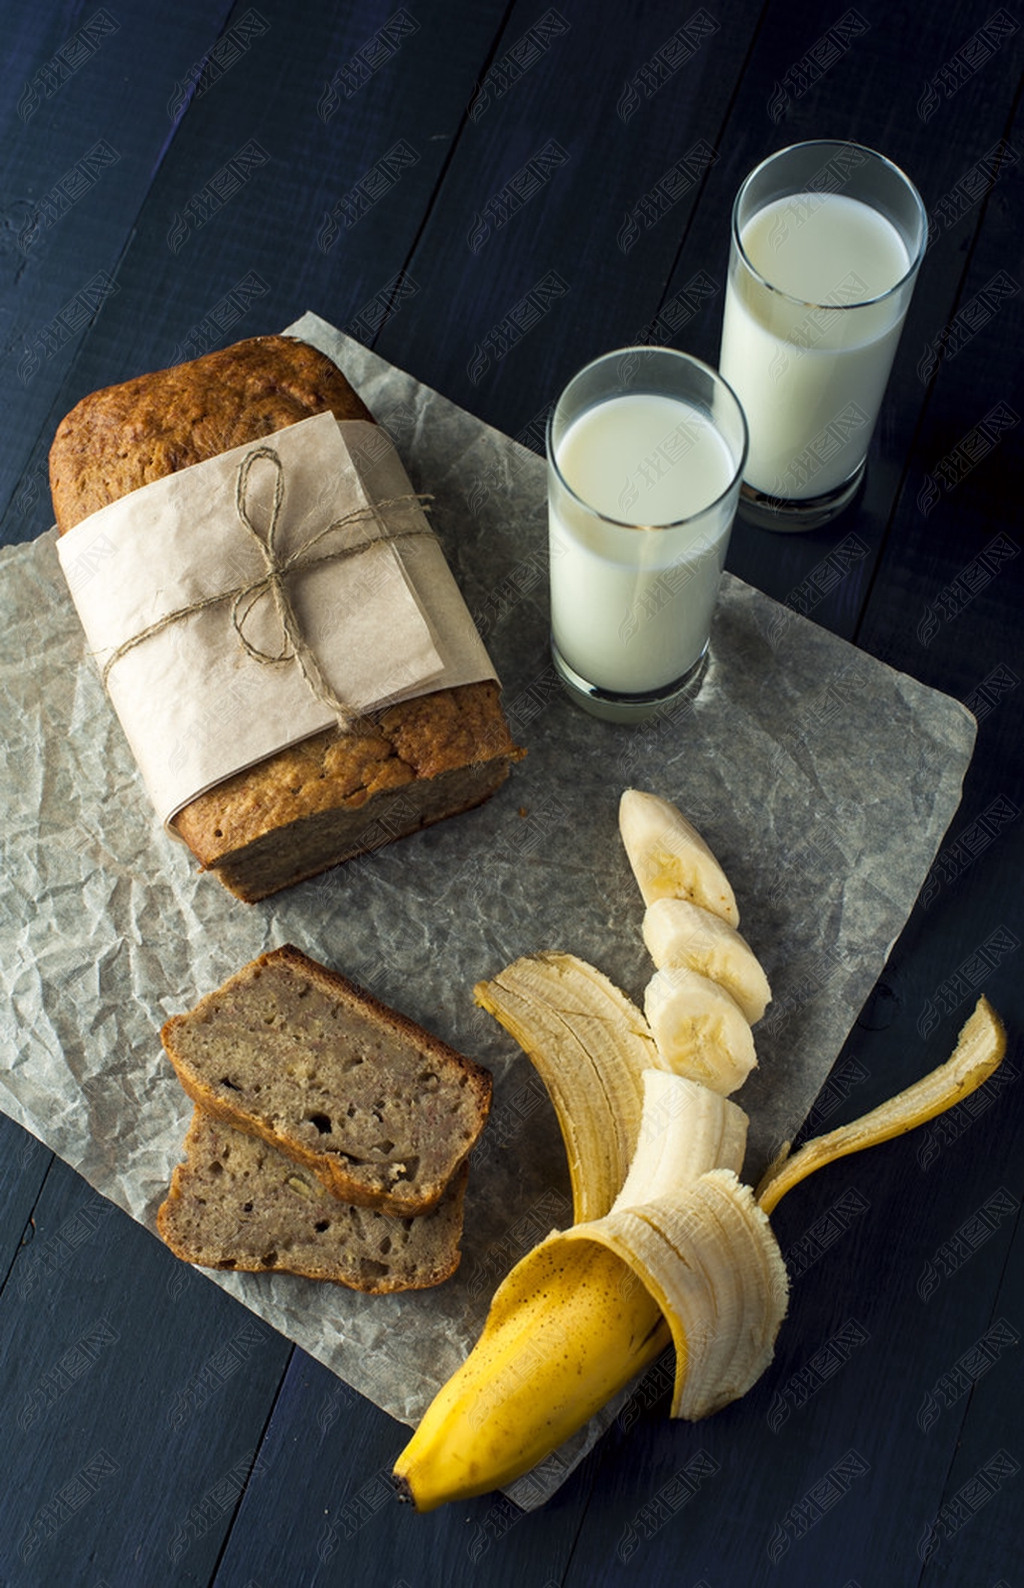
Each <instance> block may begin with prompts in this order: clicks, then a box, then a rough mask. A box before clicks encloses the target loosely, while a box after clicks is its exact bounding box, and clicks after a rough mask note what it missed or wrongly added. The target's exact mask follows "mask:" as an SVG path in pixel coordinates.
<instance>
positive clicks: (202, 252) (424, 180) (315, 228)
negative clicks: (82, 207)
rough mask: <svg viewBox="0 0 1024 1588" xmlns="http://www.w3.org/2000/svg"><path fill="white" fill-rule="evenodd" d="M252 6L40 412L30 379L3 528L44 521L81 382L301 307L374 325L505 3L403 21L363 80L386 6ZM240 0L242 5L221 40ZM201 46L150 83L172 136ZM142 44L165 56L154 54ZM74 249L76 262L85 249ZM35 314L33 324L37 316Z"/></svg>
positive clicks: (138, 209)
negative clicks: (62, 426)
mask: <svg viewBox="0 0 1024 1588" xmlns="http://www.w3.org/2000/svg"><path fill="white" fill-rule="evenodd" d="M258 9H259V15H260V17H261V18H263V19H264V20H265V22H266V23H267V28H266V32H265V33H264V34H262V35H260V36H258V37H254V38H253V39H252V41H251V44H250V45H249V47H248V48H246V50H245V51H244V53H243V54H242V55H241V56H240V58H239V60H238V61H237V63H236V64H235V65H233V66H232V67H231V68H230V70H225V71H224V72H223V73H222V74H221V75H220V76H219V77H217V78H216V79H214V80H213V81H211V83H210V86H209V88H208V90H207V91H205V92H203V93H201V94H197V95H194V96H193V97H192V99H191V100H190V101H189V103H188V105H187V108H186V109H185V111H184V113H183V115H182V116H181V118H180V123H179V124H178V126H177V129H176V131H175V132H174V137H173V142H171V143H170V146H169V148H168V150H167V153H166V155H165V157H164V158H163V159H162V160H161V161H160V163H159V165H158V166H157V168H156V169H155V170H153V171H152V172H151V173H150V171H149V170H148V169H147V172H146V177H147V184H148V191H146V190H145V189H143V191H145V192H146V196H145V201H144V202H142V197H141V193H140V194H138V195H135V197H134V199H133V202H132V210H131V214H132V221H133V222H134V227H133V232H132V236H131V240H130V241H128V242H126V241H125V238H124V234H123V232H121V233H118V234H117V235H116V238H110V237H109V236H107V235H106V234H104V237H103V239H102V246H101V247H100V255H99V256H98V257H99V264H100V265H101V266H102V268H103V269H105V270H106V271H108V272H111V273H112V272H114V271H116V279H117V293H116V296H114V297H112V298H110V299H109V300H108V302H107V303H106V304H103V305H101V306H100V307H99V309H98V312H97V314H96V316H95V319H94V321H93V323H92V324H91V326H90V329H89V331H88V333H87V334H84V335H82V336H79V337H78V338H76V341H75V344H74V347H75V356H74V361H73V363H72V362H71V353H70V351H69V349H70V346H71V344H69V345H68V348H65V349H62V352H61V356H60V357H58V358H55V359H54V360H53V361H52V369H51V361H48V362H47V363H46V365H45V370H46V371H47V381H46V383H45V384H46V392H47V398H48V408H47V409H46V410H45V412H44V410H43V407H42V404H41V403H40V402H39V397H38V396H37V394H36V392H35V387H36V385H37V384H39V388H40V393H41V391H42V384H43V372H42V371H40V373H39V374H38V375H37V376H36V377H35V379H34V380H33V382H32V388H31V391H32V399H33V400H32V407H31V414H32V417H31V418H28V417H26V419H25V424H26V426H27V427H28V428H27V430H26V444H27V438H28V436H29V433H31V439H32V441H34V443H35V445H34V447H33V449H32V452H31V456H30V457H28V458H27V460H26V459H25V457H24V455H23V454H20V455H19V461H18V468H19V471H20V474H21V476H22V477H23V479H24V480H25V481H26V482H27V483H25V484H24V487H23V489H21V490H20V491H19V501H20V508H19V513H18V515H17V517H16V518H11V517H10V515H9V517H8V520H7V521H5V523H4V526H3V533H4V534H5V535H6V537H7V538H8V539H22V538H29V537H30V536H32V535H35V534H37V533H39V531H40V530H41V529H42V528H44V527H45V526H46V524H48V523H49V521H50V520H49V503H48V494H47V492H46V491H45V489H44V482H45V477H46V476H45V464H46V454H47V451H48V449H49V444H50V441H51V440H52V433H53V430H54V429H55V428H56V425H57V424H58V423H59V421H60V419H61V418H62V416H63V414H64V413H65V412H67V410H68V409H69V408H71V407H72V406H73V405H74V403H75V402H77V400H78V399H79V398H80V397H81V396H83V395H85V393H87V392H88V391H91V390H94V389H95V388H97V387H99V386H104V385H107V384H110V383H112V382H115V381H118V380H123V379H126V378H128V377H129V376H130V375H133V374H138V373H140V372H142V371H144V370H146V369H155V368H161V367H163V366H164V365H167V364H170V363H173V362H176V361H179V360H181V359H183V358H189V357H196V356H198V355H199V354H201V353H204V352H208V351H209V350H210V349H211V348H213V347H217V346H222V345H224V344H226V343H228V342H230V341H233V340H237V339H238V338H239V337H242V336H246V335H251V334H254V333H259V332H264V331H267V330H277V329H279V328H281V327H283V326H284V325H287V324H288V323H290V322H291V321H292V320H294V319H295V318H297V317H298V315H300V314H301V313H302V312H303V311H304V310H305V309H307V308H312V309H315V310H316V311H317V312H318V313H321V314H323V315H324V316H325V317H326V318H328V319H332V320H334V321H335V322H337V323H342V324H345V323H348V322H349V321H351V322H353V325H354V326H355V328H356V329H357V331H359V330H362V329H363V327H364V326H372V325H373V324H374V323H375V316H379V314H380V313H381V312H382V311H381V302H382V300H387V299H388V298H389V297H390V296H391V291H392V289H391V286H390V284H391V283H392V281H393V278H394V277H395V276H396V275H397V273H398V272H399V271H400V270H401V268H402V265H403V263H404V261H405V259H406V257H407V255H408V253H409V251H410V249H411V246H412V242H413V239H414V238H415V236H416V232H417V229H418V227H419V224H420V221H421V218H422V216H423V213H424V211H425V209H426V207H427V204H428V203H429V200H430V196H431V193H432V191H433V188H434V185H435V183H436V181H437V178H438V174H439V172H440V171H441V169H442V167H443V164H444V160H445V156H446V152H447V149H448V145H449V141H450V138H451V135H452V132H453V130H454V127H455V126H456V125H457V124H458V120H459V118H460V116H461V114H462V110H463V108H464V106H465V104H466V102H467V100H468V99H469V97H470V95H471V93H472V91H473V86H474V84H475V82H476V79H477V75H478V73H479V71H480V69H481V64H482V62H483V61H484V60H485V59H486V57H487V52H488V49H489V47H490V44H491V41H492V38H493V34H494V31H495V28H496V25H497V18H499V17H500V15H501V12H502V9H503V7H502V5H501V4H500V3H499V0H489V3H488V4H486V5H474V6H463V7H461V8H457V7H451V6H447V5H444V4H442V3H441V0H433V3H432V4H428V5H425V6H422V7H417V9H416V15H415V21H416V22H417V24H418V31H417V32H415V33H414V34H413V35H411V36H408V37H407V36H403V35H402V34H401V33H399V34H397V35H396V36H395V39H394V48H393V50H392V53H391V55H390V56H389V57H387V58H386V59H385V60H384V61H383V62H382V64H381V65H380V66H379V68H378V69H377V70H376V71H374V72H373V73H372V74H371V75H370V76H368V77H366V78H365V79H362V78H360V76H359V72H358V63H359V61H360V59H361V53H360V52H364V53H365V54H369V55H370V56H371V58H372V53H373V52H372V50H370V45H371V44H372V41H373V39H374V38H375V37H376V36H377V35H379V34H380V33H381V28H382V25H383V24H384V23H386V22H387V20H388V17H389V15H391V14H392V13H393V11H394V8H393V7H388V6H385V5H383V4H380V5H375V6H369V7H364V8H361V9H360V10H359V11H358V12H355V11H353V10H352V9H350V8H341V9H338V10H334V11H332V10H331V9H329V8H307V10H306V11H305V12H304V14H303V19H302V23H301V26H296V25H295V23H294V20H293V17H292V13H291V12H290V10H289V8H288V7H287V6H284V5H283V4H281V3H278V4H276V5H273V4H272V5H265V6H262V7H260V8H258ZM248 14H249V12H248V10H247V8H246V7H245V6H243V5H237V6H236V7H235V8H234V10H233V11H232V13H231V16H230V18H229V19H228V24H227V27H226V29H225V34H224V36H225V37H229V36H231V34H232V29H235V30H236V31H237V30H238V29H239V28H240V27H241V24H242V20H243V19H244V17H245V16H246V15H248ZM136 47H137V48H138V47H139V46H138V45H137V46H136ZM153 47H154V46H149V47H147V49H148V48H153ZM191 49H193V46H191V45H190V46H189V47H188V49H187V50H186V51H185V52H184V53H183V54H182V52H179V54H182V59H184V61H185V63H186V65H185V66H183V65H182V64H181V60H175V61H174V62H173V64H170V63H169V64H168V66H167V67H165V68H164V70H165V72H166V82H165V84H164V86H163V87H161V88H159V89H158V90H156V89H154V88H153V86H152V84H151V85H150V87H149V90H148V92H149V96H150V101H155V102H156V103H157V108H158V110H159V116H160V117H163V118H164V120H163V126H164V132H165V138H168V137H169V136H170V132H171V124H170V123H169V122H168V121H167V119H166V103H167V98H168V95H170V96H171V97H172V99H175V102H176V98H175V96H176V95H177V93H178V87H179V85H180V80H181V76H182V73H183V71H185V70H186V67H187V65H189V64H191V62H192V60H193V59H194V55H191V54H189V53H188V51H189V50H191ZM145 58H146V59H147V60H148V61H149V63H150V67H149V69H150V71H153V70H155V68H156V67H157V65H158V64H159V60H160V57H159V55H156V54H148V53H147V54H145ZM353 63H356V65H353ZM346 87H349V88H351V93H349V94H348V95H346ZM93 91H94V92H95V89H94V90H93ZM110 97H112V98H113V97H116V96H115V95H113V94H112V95H111V96H110ZM150 108H151V114H154V113H155V112H154V111H153V109H152V105H151V107H150ZM158 120H159V117H158ZM110 141H111V142H114V141H116V140H115V139H114V137H113V135H112V134H111V139H110ZM128 163H129V162H124V164H126V165H127V164H128ZM136 164H138V165H143V164H145V161H144V159H143V158H141V157H139V158H138V159H135V158H133V160H132V162H131V165H132V167H133V168H134V166H135V165H136ZM118 169H120V167H119V168H118ZM115 174H116V173H115ZM71 257H72V259H73V261H74V268H76V269H77V268H78V263H77V261H78V260H79V258H80V255H79V254H77V253H76V254H75V255H74V256H71ZM90 260H91V256H90ZM69 268H70V266H69ZM26 323H27V325H28V326H29V328H30V329H31V328H32V327H33V326H34V325H35V320H34V319H32V318H29V320H28V321H27V322H26ZM33 334H35V333H33ZM371 334H372V332H371ZM12 390H13V388H12ZM30 498H31V501H30Z"/></svg>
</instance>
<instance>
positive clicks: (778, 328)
mask: <svg viewBox="0 0 1024 1588" xmlns="http://www.w3.org/2000/svg"><path fill="white" fill-rule="evenodd" d="M927 235H928V222H927V216H926V214H925V209H924V205H923V204H922V202H921V197H920V194H919V193H918V191H917V189H916V188H915V187H914V185H913V183H912V182H911V181H910V180H909V178H908V177H906V176H905V175H904V173H903V172H902V171H901V170H900V169H899V168H898V166H895V165H893V164H892V162H891V161H889V160H887V159H885V157H884V156H883V155H880V154H876V153H875V151H874V150H872V149H866V148H864V147H863V146H862V145H861V144H854V143H841V142H837V141H831V140H818V141H815V142H813V143H799V144H794V145H793V146H792V147H790V148H788V149H782V150H780V151H779V152H778V153H777V154H773V155H771V156H769V158H768V159H767V160H765V161H763V163H762V164H761V165H759V166H757V167H756V168H755V169H754V170H753V171H752V172H751V173H750V175H749V176H748V177H747V179H746V181H745V182H744V183H743V185H742V187H741V188H740V190H739V193H738V194H737V196H736V202H735V204H734V206H733V213H732V245H731V249H730V255H729V279H728V284H727V288H726V296H725V318H724V322H723V327H722V350H721V357H720V359H719V367H720V368H721V371H722V374H723V375H724V376H725V378H726V380H727V381H728V382H729V384H730V385H731V386H732V387H733V389H734V390H735V391H736V393H737V395H738V397H739V399H740V401H741V403H742V404H743V407H744V410H745V411H746V415H747V423H748V425H749V426H750V452H749V456H748V458H747V464H746V468H745V470H744V475H743V487H742V491H741V494H740V505H739V511H740V515H741V517H743V518H744V519H746V520H748V521H749V522H753V523H755V524H759V525H761V526H762V527H764V528H768V529H781V530H800V529H814V528H816V527H817V526H818V525H819V524H824V523H826V522H828V520H829V519H831V518H834V517H835V515H836V514H837V513H839V512H841V511H842V509H843V508H844V507H846V506H847V504H848V503H849V502H850V501H851V500H852V498H853V496H854V494H855V493H856V490H857V488H858V486H859V485H860V482H861V479H862V477H863V474H864V469H865V465H866V460H867V452H868V444H869V442H870V440H871V434H872V431H873V429H874V426H875V421H876V419H877V417H878V410H879V407H880V406H881V402H882V396H883V393H884V391H885V387H886V383H887V381H888V379H889V371H890V369H891V367H892V361H893V356H894V354H895V352H896V344H897V342H898V341H899V338H900V332H901V331H902V329H903V322H904V320H905V318H906V314H907V309H908V307H909V305H910V298H911V294H912V293H913V290H914V282H915V280H916V278H917V272H918V269H919V267H920V264H921V260H922V259H923V257H924V252H925V245H926V241H927Z"/></svg>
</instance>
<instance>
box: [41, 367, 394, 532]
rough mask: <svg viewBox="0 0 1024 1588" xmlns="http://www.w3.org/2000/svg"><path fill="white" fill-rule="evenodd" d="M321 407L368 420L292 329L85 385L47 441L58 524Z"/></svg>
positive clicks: (335, 373) (66, 525) (61, 527)
mask: <svg viewBox="0 0 1024 1588" xmlns="http://www.w3.org/2000/svg"><path fill="white" fill-rule="evenodd" d="M328 411H330V412H331V413H333V414H334V416H335V418H336V419H365V420H367V421H368V422H369V423H371V424H372V423H373V415H372V414H371V413H370V410H369V409H368V408H367V406H366V404H365V403H364V402H363V401H362V399H361V398H360V397H359V396H358V395H357V394H356V392H355V391H354V390H353V388H352V387H351V386H350V385H349V383H348V381H347V380H346V379H345V377H344V375H343V374H342V373H341V370H340V369H338V367H337V365H335V364H333V363H332V362H331V360H330V359H329V358H325V357H324V355H323V354H322V353H318V352H317V350H316V348H315V347H310V346H309V344H308V343H307V342H300V341H298V340H297V339H296V338H295V337H289V336H254V337H250V338H249V340H248V341H245V342H236V343H235V344H234V346H232V347H225V348H221V349H220V350H219V351H218V352H216V353H206V354H204V355H203V357H202V358H197V359H194V360H193V361H192V362H191V363H189V364H175V365H173V366H172V367H171V368H170V369H161V370H155V371H154V372H153V373H151V374H148V375H139V376H137V377H136V378H135V379H134V380H126V381H123V382H122V383H121V384H120V385H117V386H105V387H104V388H103V390H102V391H95V392H91V393H90V394H89V396H87V397H83V398H82V400H81V402H80V403H78V404H77V406H76V407H74V408H72V410H71V412H70V413H69V414H68V415H67V416H66V417H65V418H64V419H63V420H62V421H61V423H60V424H59V425H58V427H57V434H56V436H55V437H54V441H53V446H52V447H51V448H50V493H51V495H52V497H53V509H54V514H55V516H56V519H57V529H58V531H59V532H60V534H62V535H65V534H67V531H68V530H69V529H72V528H73V527H74V525H75V524H77V523H79V522H80V521H81V520H82V519H83V518H87V517H88V516H89V514H90V513H95V512H98V510H99V509H100V508H101V507H106V506H107V505H108V503H110V502H116V501H118V500H119V499H120V498H121V497H122V496H127V494H128V492H129V491H136V490H138V488H139V487H140V486H142V485H149V484H150V482H151V481H153V480H162V479H163V478H164V476H165V475H168V474H176V473H177V472H178V470H179V469H187V468H188V467H189V466H190V465H191V464H193V463H205V462H206V460H207V459H208V458H214V457H216V456H217V454H218V453H220V452H230V450H231V448H232V447H240V446H243V445H244V444H245V443H246V442H247V441H258V440H259V439H260V438H261V437H262V436H268V435H271V434H272V433H273V432H274V431H275V430H283V429H284V427H285V426H286V425H293V424H297V423H298V422H299V420H300V419H308V418H309V417H310V415H312V414H320V413H325V412H328Z"/></svg>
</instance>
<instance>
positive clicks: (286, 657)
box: [103, 446, 437, 731]
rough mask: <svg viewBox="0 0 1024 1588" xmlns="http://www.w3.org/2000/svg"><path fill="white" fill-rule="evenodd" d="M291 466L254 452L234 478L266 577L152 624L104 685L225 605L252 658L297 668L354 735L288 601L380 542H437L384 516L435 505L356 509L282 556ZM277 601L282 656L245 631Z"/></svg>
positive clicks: (416, 500) (394, 502) (412, 501)
mask: <svg viewBox="0 0 1024 1588" xmlns="http://www.w3.org/2000/svg"><path fill="white" fill-rule="evenodd" d="M261 461H264V462H267V463H269V464H270V466H271V468H272V469H273V472H274V496H273V501H272V503H271V507H270V521H269V523H268V525H267V531H266V534H265V535H264V534H262V533H261V532H260V529H259V527H258V525H257V524H256V522H255V521H254V518H253V514H252V511H251V508H250V502H249V491H250V485H249V476H250V475H251V473H252V470H253V468H254V467H255V465H256V464H257V463H259V462H261ZM284 473H285V471H284V465H283V464H282V462H281V459H280V457H279V455H278V453H277V452H276V451H275V450H274V448H273V447H270V446H259V447H253V449H252V451H251V452H247V453H246V455H245V457H244V458H243V459H242V461H241V463H240V464H239V465H238V472H237V474H236V476H235V511H236V512H237V514H238V520H239V523H240V524H241V526H242V528H243V529H244V530H245V531H246V533H247V534H248V535H249V536H250V538H251V539H252V541H253V542H254V543H255V544H256V546H257V547H258V548H259V551H260V555H261V557H262V560H263V572H262V574H260V576H259V577H258V578H256V579H252V580H250V581H249V582H248V583H246V584H241V585H235V586H233V587H232V588H231V589H228V590H222V591H220V592H219V593H218V594H216V595H209V596H204V597H202V598H201V599H200V600H199V601H193V602H190V603H189V605H188V606H183V607H178V608H177V609H176V610H175V611H174V612H168V613H166V614H165V615H164V616H163V617H162V618H158V619H157V620H156V622H155V623H150V624H149V625H148V626H147V627H146V628H144V629H142V630H141V631H140V632H139V633H138V634H135V635H133V636H132V638H131V639H128V640H125V641H124V643H123V644H121V645H119V646H118V647H117V649H116V650H115V651H113V652H112V653H111V655H110V656H109V657H108V658H107V660H106V663H105V664H104V667H103V683H104V685H105V684H106V682H107V679H108V677H109V675H110V672H111V669H112V668H113V666H114V664H115V663H116V662H119V661H120V660H121V658H122V657H123V656H126V655H127V654H128V652H129V651H131V650H134V649H135V647H136V645H141V644H143V642H144V641H145V640H148V639H150V638H151V637H152V636H153V635H154V634H159V633H161V632H162V631H163V630H164V629H166V628H169V627H170V626H171V624H172V623H179V622H181V621H182V619H184V618H187V617H191V615H192V614H193V613H194V612H203V611H205V610H206V609H207V607H212V606H217V605H219V604H220V603H221V602H225V601H230V602H231V626H232V628H233V629H234V631H235V634H236V635H237V637H238V642H239V644H240V645H241V646H242V649H243V650H244V651H245V653H246V655H247V656H250V657H251V658H252V659H253V661H256V662H259V663H260V665H261V666H277V665H280V664H284V663H288V662H295V663H296V665H297V666H298V668H299V671H300V672H301V674H302V677H303V679H304V680H305V682H306V684H307V685H308V687H309V689H310V691H311V693H312V694H313V695H314V696H315V697H316V699H317V700H319V701H320V702H321V703H322V704H323V705H325V706H326V707H328V709H329V710H330V711H332V712H333V713H334V715H335V716H336V718H337V719H338V726H339V727H340V728H342V729H343V730H345V731H348V730H349V729H350V728H351V727H352V724H353V722H354V720H355V718H356V716H357V713H356V712H354V711H353V709H352V707H351V706H349V705H347V704H346V703H345V701H343V700H341V699H339V697H338V696H337V695H336V694H335V693H334V691H333V690H332V689H331V687H330V685H329V684H328V682H327V680H326V678H325V677H324V673H323V669H322V668H321V666H320V663H319V661H318V659H317V657H316V655H315V653H314V651H313V650H312V648H311V646H310V645H309V644H308V643H307V642H306V640H305V638H304V636H303V634H302V630H301V626H300V624H299V620H298V618H297V616H296V613H295V608H294V607H293V605H292V601H291V597H290V595H289V593H288V586H287V581H288V576H289V575H290V574H292V573H294V572H295V571H296V570H298V569H305V568H314V567H317V566H318V565H319V564H321V563H326V562H342V561H344V560H345V559H347V558H349V557H356V556H358V555H359V554H360V553H361V552H364V551H367V550H368V549H369V547H371V546H375V545H377V544H378V543H379V542H381V541H396V540H407V539H411V538H412V537H414V536H419V535H427V536H429V537H430V539H432V540H435V539H436V538H437V537H436V536H435V535H434V533H433V531H432V530H430V529H428V528H427V527H426V525H424V524H416V525H415V527H412V528H408V529H398V528H396V527H395V526H394V524H393V523H390V522H389V521H388V519H387V518H385V517H384V516H383V513H382V511H381V510H382V509H384V508H388V509H391V510H392V512H401V511H402V510H408V509H411V508H413V507H419V508H421V509H422V510H424V511H429V506H428V504H429V503H430V502H431V501H432V500H433V498H432V497H431V496H429V495H427V494H424V493H423V492H419V491H406V492H405V493H404V494H403V495H401V496H390V497H385V498H384V499H383V500H382V501H379V502H372V503H371V504H370V505H369V506H368V507H357V508H353V510H352V511H351V512H350V513H345V514H343V516H342V517H341V518H336V519H334V520H333V521H332V522H331V523H330V524H328V525H326V527H325V528H323V529H321V530H318V531H317V532H316V534H315V535H313V536H312V537H311V538H310V539H309V540H307V541H306V542H305V543H304V544H303V545H302V546H300V547H298V548H297V549H296V550H295V551H292V552H289V553H288V554H287V555H286V556H281V555H280V554H279V552H278V548H277V532H278V527H279V525H280V522H281V511H282V508H283V506H284V486H285V479H284ZM366 522H369V523H373V524H375V525H376V526H377V528H378V530H379V531H380V533H378V534H375V535H368V536H367V537H366V538H365V539H364V540H359V541H354V542H352V541H350V542H348V543H347V544H345V545H343V546H335V547H333V548H331V549H328V550H323V551H317V550H316V548H317V547H319V546H321V545H322V543H323V542H324V541H325V540H326V539H327V538H328V536H330V535H333V534H336V533H337V532H338V531H339V530H343V529H349V528H350V527H351V526H352V525H354V524H358V523H366ZM268 595H269V596H270V597H271V598H272V600H273V603H274V609H275V611H276V613H277V618H278V622H279V624H280V628H281V634H282V643H281V647H280V649H279V650H277V651H267V650H264V649H262V648H261V647H260V646H258V645H256V644H255V643H254V641H253V640H251V639H250V638H249V636H248V634H247V633H246V624H247V623H248V622H249V620H250V618H251V617H252V614H253V612H254V611H255V609H256V607H257V606H258V604H259V602H260V601H262V600H263V598H264V597H265V596H268Z"/></svg>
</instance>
